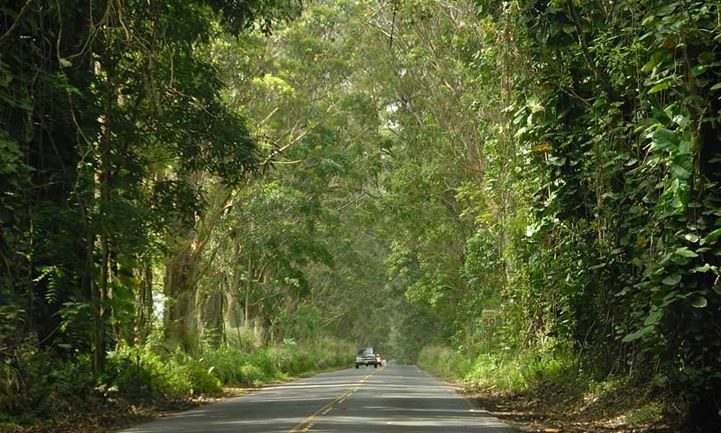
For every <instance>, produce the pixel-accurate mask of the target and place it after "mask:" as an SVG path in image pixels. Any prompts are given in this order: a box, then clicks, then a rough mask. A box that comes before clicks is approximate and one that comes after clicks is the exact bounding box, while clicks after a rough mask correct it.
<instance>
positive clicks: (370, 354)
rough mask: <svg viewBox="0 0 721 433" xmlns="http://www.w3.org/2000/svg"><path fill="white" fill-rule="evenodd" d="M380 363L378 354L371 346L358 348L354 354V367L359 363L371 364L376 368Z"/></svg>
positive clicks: (359, 364)
mask: <svg viewBox="0 0 721 433" xmlns="http://www.w3.org/2000/svg"><path fill="white" fill-rule="evenodd" d="M380 364H381V361H380V355H378V354H376V352H375V350H373V348H372V347H364V348H362V349H360V350H358V353H357V354H356V356H355V368H358V367H360V366H361V365H366V366H368V365H372V366H373V367H374V368H378V366H379V365H380Z"/></svg>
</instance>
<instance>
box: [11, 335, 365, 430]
mask: <svg viewBox="0 0 721 433" xmlns="http://www.w3.org/2000/svg"><path fill="white" fill-rule="evenodd" d="M354 353H355V348H354V346H352V345H351V344H349V343H347V342H343V341H339V340H335V339H331V338H319V339H317V340H315V341H308V342H302V343H296V342H294V341H286V342H285V343H284V344H280V345H276V346H272V347H250V346H249V347H246V348H245V349H244V350H240V349H237V348H234V347H230V346H220V347H217V348H206V349H205V350H203V351H202V352H201V353H199V354H197V355H196V356H190V355H187V354H185V353H183V352H181V351H171V352H169V351H167V350H166V349H163V348H162V346H156V347H152V346H150V345H148V346H134V347H128V346H121V347H119V348H118V349H116V350H115V351H113V352H110V353H109V354H108V362H107V368H106V371H105V373H103V374H102V375H101V376H100V377H99V378H97V380H96V379H95V378H93V374H92V360H91V359H90V357H89V356H79V357H76V358H73V359H69V360H65V361H62V360H58V359H57V358H55V357H52V356H49V355H46V354H43V353H28V354H26V356H25V357H24V358H23V359H22V360H19V362H18V363H17V367H15V368H14V369H13V371H12V375H13V376H12V377H15V378H17V379H18V380H17V381H16V382H14V385H13V387H12V388H9V387H8V388H7V389H5V391H8V390H9V392H3V393H0V433H5V432H23V433H25V432H34V431H42V432H44V431H53V432H56V431H57V432H61V431H71V430H72V428H71V426H72V423H69V424H68V427H67V430H66V427H63V426H64V425H66V424H67V423H65V421H67V420H68V419H71V418H72V419H74V420H76V421H77V423H80V424H82V422H84V421H87V422H95V421H93V420H98V419H102V420H105V421H102V422H103V423H109V424H112V423H114V422H120V423H123V422H128V421H127V420H125V421H123V420H122V419H121V418H123V417H128V416H130V417H132V416H136V415H137V416H140V417H145V418H148V417H152V415H153V414H154V413H157V412H159V411H160V412H162V411H167V410H170V411H174V410H180V409H187V408H188V407H189V405H190V406H193V405H197V404H202V403H203V402H206V401H213V400H216V399H217V398H220V397H223V396H227V395H228V390H230V393H231V394H237V393H238V391H239V388H243V389H246V388H249V387H257V386H260V385H263V384H266V383H274V382H279V381H287V380H291V379H293V378H295V377H298V376H305V375H310V374H313V373H316V372H318V371H322V370H326V369H334V368H338V367H342V366H349V365H352V363H353V356H354ZM98 422H100V421H98ZM49 426H52V427H49ZM94 430H95V428H94ZM98 431H101V430H98Z"/></svg>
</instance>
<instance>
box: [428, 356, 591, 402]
mask: <svg viewBox="0 0 721 433" xmlns="http://www.w3.org/2000/svg"><path fill="white" fill-rule="evenodd" d="M418 365H419V366H420V367H421V368H423V369H425V370H428V371H431V372H433V373H435V374H438V375H440V376H442V377H444V378H446V379H451V380H458V381H463V382H465V383H466V384H467V386H468V387H471V388H482V389H491V390H497V391H501V392H509V393H515V392H522V391H526V390H528V389H530V388H533V387H535V386H540V385H543V384H546V385H548V384H553V385H554V386H555V387H556V388H558V389H573V388H575V387H576V385H577V384H578V383H579V382H586V381H588V380H589V379H590V376H589V375H588V374H586V373H585V372H584V371H583V370H582V369H581V368H580V365H579V363H578V359H577V358H576V357H575V356H574V355H571V354H570V352H566V351H562V350H557V351H544V350H530V349H526V350H518V351H508V352H505V353H500V354H498V353H481V354H479V355H478V356H476V358H475V359H473V358H472V356H468V355H465V354H460V353H458V352H457V351H454V350H452V349H449V348H447V347H442V346H431V347H426V348H424V349H423V350H422V351H421V353H420V355H419V358H418Z"/></svg>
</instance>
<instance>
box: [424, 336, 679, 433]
mask: <svg viewBox="0 0 721 433" xmlns="http://www.w3.org/2000/svg"><path fill="white" fill-rule="evenodd" d="M418 365H419V366H420V367H421V368H423V369H425V370H428V371H430V372H433V373H435V374H437V375H439V376H440V377H442V378H444V379H447V380H452V381H457V382H461V383H463V384H464V387H465V389H466V392H467V393H468V394H469V396H471V397H474V398H476V399H477V400H479V402H480V403H481V405H482V406H483V407H485V408H486V409H488V410H491V411H492V412H493V411H495V412H496V413H497V414H498V415H499V417H501V418H503V419H504V420H506V421H507V422H509V423H512V424H515V425H516V426H517V427H519V428H520V429H521V430H523V431H543V429H560V430H562V431H569V432H576V431H588V432H595V431H608V429H612V430H613V431H627V430H628V431H631V430H633V431H639V432H640V431H667V429H669V431H670V429H671V427H669V425H671V424H675V423H676V421H674V420H677V419H679V418H680V412H679V409H678V406H677V407H676V408H674V403H679V402H671V401H670V399H669V398H668V397H669V396H668V395H665V394H664V393H663V392H660V391H659V390H658V389H654V388H653V387H652V386H651V385H649V384H640V383H634V382H633V381H632V380H631V379H630V378H629V377H626V376H624V377H618V376H616V377H614V376H610V377H604V378H598V377H594V375H593V374H592V373H591V372H590V371H587V370H585V369H584V367H583V363H582V362H581V361H580V360H579V359H578V357H576V356H574V355H572V354H570V353H564V352H555V353H554V352H551V351H543V350H525V351H515V352H514V351H508V352H504V353H501V354H480V355H478V356H477V357H476V358H475V359H473V358H472V357H469V356H466V355H463V354H459V353H458V352H456V351H454V350H451V349H449V348H446V347H439V346H431V347H426V348H424V349H423V350H422V351H421V353H420V355H419V359H418Z"/></svg>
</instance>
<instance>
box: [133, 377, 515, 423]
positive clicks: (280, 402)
mask: <svg viewBox="0 0 721 433" xmlns="http://www.w3.org/2000/svg"><path fill="white" fill-rule="evenodd" d="M513 431H514V430H513V429H512V428H511V427H509V426H507V425H505V424H502V423H501V422H499V421H498V420H497V419H495V418H493V417H491V416H489V415H487V414H486V413H485V412H484V411H482V410H481V409H479V408H476V407H475V406H474V405H473V404H472V403H471V402H470V401H469V400H466V399H464V398H462V397H460V396H458V395H457V394H456V393H455V391H454V390H453V389H452V388H451V387H449V386H447V385H445V384H443V383H441V382H440V381H438V380H437V379H435V378H434V377H432V376H431V375H429V374H427V373H425V372H423V371H421V370H419V369H418V368H416V367H414V366H405V365H388V366H386V367H382V368H378V369H374V368H372V367H370V368H369V367H361V368H359V369H355V368H351V369H347V370H341V371H335V372H331V373H324V374H319V375H317V376H314V377H310V378H307V379H301V380H298V381H295V382H291V383H287V384H283V385H279V386H273V387H270V388H266V389H263V390H261V391H258V392H255V393H253V394H250V395H247V396H241V397H237V398H232V399H229V400H225V401H222V402H220V403H215V404H211V405H208V406H204V407H202V408H198V409H194V410H191V411H188V412H183V413H180V414H177V415H173V416H170V417H168V418H163V419H160V420H157V421H154V422H151V423H148V424H143V425H140V426H138V427H135V428H133V429H130V430H125V431H124V433H245V432H248V433H301V432H309V433H331V432H333V433H335V432H344V433H346V432H347V433H426V432H437V433H450V432H475V433H510V432H513Z"/></svg>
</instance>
